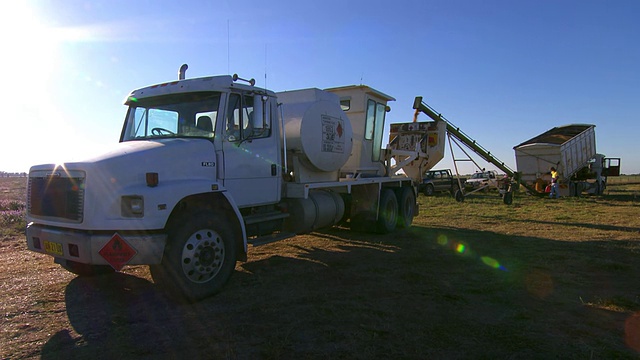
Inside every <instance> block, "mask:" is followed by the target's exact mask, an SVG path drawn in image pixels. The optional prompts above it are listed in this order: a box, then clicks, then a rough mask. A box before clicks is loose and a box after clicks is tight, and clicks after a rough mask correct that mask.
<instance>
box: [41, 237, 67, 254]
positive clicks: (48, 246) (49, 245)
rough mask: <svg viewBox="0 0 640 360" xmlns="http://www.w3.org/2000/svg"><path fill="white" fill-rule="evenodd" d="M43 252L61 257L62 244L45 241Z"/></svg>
mask: <svg viewBox="0 0 640 360" xmlns="http://www.w3.org/2000/svg"><path fill="white" fill-rule="evenodd" d="M44 251H46V252H48V253H50V254H55V255H60V256H62V255H63V254H62V244H60V243H57V242H53V241H46V240H45V242H44Z"/></svg>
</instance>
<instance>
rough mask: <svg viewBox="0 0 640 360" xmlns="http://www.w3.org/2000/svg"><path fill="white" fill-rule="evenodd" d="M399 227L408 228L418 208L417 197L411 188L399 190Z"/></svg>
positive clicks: (406, 187)
mask: <svg viewBox="0 0 640 360" xmlns="http://www.w3.org/2000/svg"><path fill="white" fill-rule="evenodd" d="M396 195H398V199H397V200H398V227H400V228H408V227H410V226H411V223H412V222H413V217H414V216H415V207H416V195H415V193H414V192H413V189H412V188H411V187H409V186H403V187H401V188H400V189H398V191H397V193H396Z"/></svg>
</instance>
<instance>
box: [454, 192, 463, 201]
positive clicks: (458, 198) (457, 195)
mask: <svg viewBox="0 0 640 360" xmlns="http://www.w3.org/2000/svg"><path fill="white" fill-rule="evenodd" d="M455 197H456V201H457V202H463V201H464V194H463V193H462V190H460V189H458V190H456V195H455Z"/></svg>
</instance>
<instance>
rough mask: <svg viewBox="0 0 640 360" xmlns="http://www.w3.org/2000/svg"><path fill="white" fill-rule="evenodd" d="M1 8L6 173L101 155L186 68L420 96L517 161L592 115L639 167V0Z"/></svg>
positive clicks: (408, 106)
mask: <svg viewBox="0 0 640 360" xmlns="http://www.w3.org/2000/svg"><path fill="white" fill-rule="evenodd" d="M0 14H2V15H0V16H1V17H2V21H1V22H0V40H1V44H2V47H3V49H4V51H3V55H2V57H0V68H1V69H2V71H3V79H4V80H5V81H4V83H5V90H3V91H2V96H0V102H1V103H0V104H2V108H3V109H5V110H8V111H7V112H8V113H5V114H4V116H3V117H2V120H0V121H1V122H2V125H3V126H2V128H3V131H2V132H1V133H0V136H1V137H2V139H1V141H0V152H1V153H2V157H0V170H3V171H28V169H29V167H30V166H31V165H34V164H39V163H49V162H62V161H68V160H81V159H83V158H84V157H86V156H89V155H93V154H97V153H100V152H102V151H104V150H105V149H107V148H108V147H109V146H110V145H112V144H114V143H117V141H118V139H119V134H120V130H121V125H122V122H123V119H124V115H125V111H126V108H125V107H124V106H123V105H122V102H123V100H124V98H125V96H126V95H127V94H128V93H129V91H130V90H132V89H134V88H138V87H142V86H146V85H149V84H155V83H160V82H164V81H167V80H173V79H176V78H177V71H178V68H179V67H180V65H181V64H183V63H187V64H189V70H188V71H187V76H188V77H196V76H204V75H217V74H233V73H238V74H239V75H240V76H241V77H244V78H251V77H253V78H255V79H256V80H257V85H258V86H263V87H264V86H265V85H266V87H268V88H269V89H271V90H274V91H282V90H292V89H299V88H309V87H318V88H328V87H335V86H343V85H352V84H366V85H369V86H371V87H374V88H376V89H378V90H380V91H382V92H384V93H387V94H389V95H391V96H393V97H395V98H396V99H397V101H395V102H393V103H391V104H390V105H391V107H392V111H391V112H390V113H389V114H388V118H387V119H388V122H406V121H411V119H412V116H413V110H412V103H413V99H414V97H415V96H418V95H419V96H423V97H424V100H425V102H427V103H428V104H429V105H431V106H432V107H434V108H435V109H436V110H437V111H439V112H441V113H442V114H443V115H444V116H445V117H447V118H448V119H449V120H450V121H452V122H453V123H455V124H456V125H457V126H459V127H460V128H461V129H462V130H463V131H464V132H465V133H467V134H469V135H470V136H472V137H473V138H474V139H476V140H477V141H478V142H479V143H480V144H482V145H483V146H484V147H485V148H487V149H488V150H490V151H491V152H492V153H493V154H496V156H497V157H498V158H500V159H501V160H503V161H505V163H507V164H508V165H509V166H511V167H512V168H514V167H515V156H514V151H513V146H515V145H517V144H519V143H521V142H523V141H525V140H527V139H529V138H531V137H533V136H536V135H538V134H540V133H542V132H544V131H546V130H548V129H550V128H552V127H554V126H560V125H566V124H571V123H589V124H595V125H596V141H597V150H598V152H599V153H603V154H606V155H608V156H610V157H622V171H623V172H624V173H628V174H631V173H640V154H639V152H638V151H637V150H638V148H639V146H638V145H637V140H636V139H637V138H638V135H639V134H640V121H639V120H640V21H638V19H640V1H636V0H629V1H625V0H620V1H589V0H586V1H562V0H555V1H544V0H542V1H506V0H505V1H492V0H488V1H479V0H478V1H456V0H450V1H429V0H420V1H403V0H398V1H371V0H369V1H344V0H343V1H334V0H325V1H274V2H269V1H242V2H239V1H238V2H236V1H222V0H219V1H180V2H178V1H112V0H109V1H98V0H95V1H75V0H67V1H37V0H34V1H13V2H3V3H2V4H1V5H0ZM420 119H421V120H427V119H426V118H425V117H424V115H423V116H422V117H421V118H420ZM387 129H388V126H387ZM456 154H458V153H456ZM467 164H468V163H465V164H462V169H461V170H462V171H463V172H473V171H474V169H473V168H472V167H471V165H470V164H469V165H467ZM438 167H443V168H444V167H451V154H450V153H449V152H448V151H447V154H446V155H445V160H443V161H442V162H441V163H440V164H439V165H438ZM487 167H488V168H491V166H487Z"/></svg>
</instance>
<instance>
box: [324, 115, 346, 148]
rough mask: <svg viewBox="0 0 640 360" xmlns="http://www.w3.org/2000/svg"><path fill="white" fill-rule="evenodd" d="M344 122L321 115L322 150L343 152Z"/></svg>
mask: <svg viewBox="0 0 640 360" xmlns="http://www.w3.org/2000/svg"><path fill="white" fill-rule="evenodd" d="M343 135H344V122H343V120H342V119H338V118H334V117H331V116H329V115H322V149H321V151H322V152H331V153H340V154H343V153H344V136H343Z"/></svg>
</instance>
